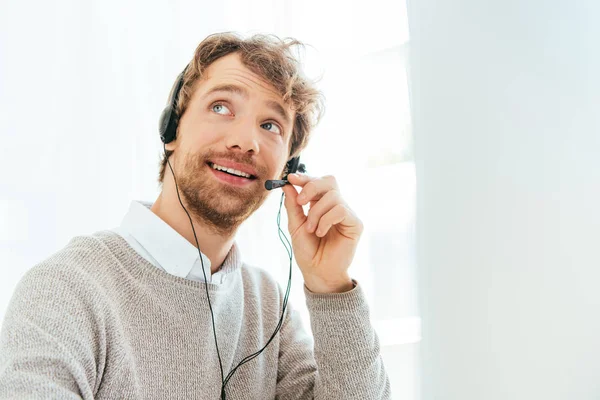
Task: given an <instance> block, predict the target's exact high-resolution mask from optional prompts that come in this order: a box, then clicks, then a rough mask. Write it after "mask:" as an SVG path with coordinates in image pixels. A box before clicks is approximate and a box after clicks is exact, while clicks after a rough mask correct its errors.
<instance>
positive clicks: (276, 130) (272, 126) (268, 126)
mask: <svg viewBox="0 0 600 400" xmlns="http://www.w3.org/2000/svg"><path fill="white" fill-rule="evenodd" d="M261 127H263V128H264V129H266V130H268V131H271V132H273V133H276V134H278V135H281V129H279V126H277V125H275V124H274V123H272V122H265V123H264V124H262V125H261ZM272 129H274V130H272Z"/></svg>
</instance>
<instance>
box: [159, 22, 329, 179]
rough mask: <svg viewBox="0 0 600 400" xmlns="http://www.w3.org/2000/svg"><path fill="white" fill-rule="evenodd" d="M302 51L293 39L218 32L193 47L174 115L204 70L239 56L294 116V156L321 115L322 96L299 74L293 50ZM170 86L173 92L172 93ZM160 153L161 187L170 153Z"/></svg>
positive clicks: (187, 100) (188, 97)
mask: <svg viewBox="0 0 600 400" xmlns="http://www.w3.org/2000/svg"><path fill="white" fill-rule="evenodd" d="M294 46H297V47H300V48H302V47H303V46H304V44H303V43H301V42H299V41H298V40H296V39H292V38H286V39H280V38H278V37H277V36H275V35H262V34H256V35H254V36H252V37H250V38H248V39H243V38H241V37H240V36H238V35H237V34H235V33H231V32H227V33H217V34H213V35H210V36H208V37H207V38H206V39H204V40H203V41H202V42H201V43H200V44H199V45H198V47H197V48H196V51H195V53H194V58H193V60H192V61H190V63H189V64H188V67H187V69H186V72H185V74H184V79H183V86H182V88H181V91H180V92H179V98H178V102H177V114H178V115H180V116H182V115H183V113H184V112H185V110H186V108H187V106H188V104H189V101H190V98H191V97H192V93H193V90H194V85H195V83H196V82H197V81H198V80H199V79H200V78H201V77H202V76H203V73H204V70H205V69H206V68H207V67H208V66H209V65H210V64H211V63H212V62H214V61H215V60H217V59H218V58H221V57H223V56H226V55H228V54H231V53H238V54H240V56H241V60H242V62H243V63H244V65H245V66H246V67H248V68H249V69H250V70H251V71H252V72H254V73H256V74H258V75H259V76H260V77H262V78H263V79H265V80H266V81H267V82H270V83H271V84H272V85H273V86H274V87H275V89H276V90H277V91H278V92H279V93H280V94H281V96H282V97H283V101H284V102H286V103H289V104H290V105H291V108H292V109H293V110H294V111H295V113H296V116H295V120H294V126H293V131H292V137H291V143H290V154H289V158H292V157H295V156H297V155H298V154H299V153H300V151H301V150H302V149H304V148H305V147H306V145H307V144H308V139H309V136H310V133H311V131H312V129H313V128H314V127H315V126H316V125H317V124H318V122H319V120H320V119H321V117H322V115H323V112H324V105H323V94H322V93H321V92H320V91H319V90H317V89H316V88H315V87H314V85H313V83H312V82H309V81H308V80H307V79H306V78H305V77H304V76H303V74H302V71H301V69H300V62H299V60H298V59H297V58H296V57H294V54H293V52H292V49H294V48H295V47H294ZM174 89H175V87H173V89H172V90H174ZM166 153H167V154H166V157H165V154H164V153H162V158H161V161H160V173H159V177H158V181H159V183H161V184H162V181H163V178H164V174H165V168H166V165H167V159H168V157H170V156H171V154H173V151H171V150H167V151H166Z"/></svg>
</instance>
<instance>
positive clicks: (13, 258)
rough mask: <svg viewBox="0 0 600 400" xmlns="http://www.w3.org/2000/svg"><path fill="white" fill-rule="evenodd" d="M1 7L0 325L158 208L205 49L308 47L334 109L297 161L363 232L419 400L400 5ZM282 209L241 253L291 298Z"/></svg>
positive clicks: (399, 378)
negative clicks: (27, 286) (197, 57)
mask: <svg viewBox="0 0 600 400" xmlns="http://www.w3.org/2000/svg"><path fill="white" fill-rule="evenodd" d="M1 7H2V8H1V10H0V134H1V138H2V146H0V167H1V171H2V172H1V173H2V179H1V180H0V218H1V219H0V262H1V263H2V266H3V268H2V278H1V282H2V283H1V284H0V289H1V290H0V318H1V317H3V315H4V310H5V309H6V306H7V304H8V301H9V299H10V297H11V295H12V291H13V289H14V286H15V285H16V283H17V282H18V280H19V279H20V277H21V276H22V275H23V274H24V273H25V271H27V269H29V268H31V267H32V266H33V265H34V264H35V263H37V262H39V261H41V260H43V259H44V258H46V257H48V256H49V255H50V254H51V253H53V252H55V251H57V250H58V249H60V248H62V247H63V246H64V245H65V244H66V243H67V242H68V241H69V240H70V238H71V237H73V236H75V235H78V234H87V233H91V232H94V231H97V230H100V229H109V228H112V227H114V226H117V225H119V223H120V221H121V218H122V217H123V215H124V214H125V213H126V211H127V209H128V206H129V203H130V201H131V200H148V201H153V200H154V199H155V198H156V196H157V195H158V185H157V183H156V177H157V174H158V161H159V155H160V152H161V151H162V146H161V142H160V140H159V138H158V133H157V122H158V116H159V115H160V112H161V110H162V108H163V107H164V104H165V102H166V98H167V95H168V92H169V90H170V88H171V85H172V83H173V81H174V79H175V77H176V76H177V74H178V73H179V72H180V71H181V70H182V69H183V67H184V65H185V64H186V63H187V62H188V61H189V59H190V58H191V57H192V54H193V51H194V49H195V47H196V46H197V44H198V43H199V42H200V41H201V40H202V39H203V38H204V37H206V36H207V35H208V34H211V33H214V32H220V31H236V32H240V33H242V34H246V35H249V34H252V33H257V32H266V33H274V34H277V35H279V36H282V37H285V36H292V37H295V38H297V39H299V40H301V41H303V42H306V43H307V44H309V45H310V46H309V47H308V48H307V51H306V53H305V68H306V72H307V73H308V75H309V76H311V77H313V78H318V77H322V79H321V81H320V87H321V88H322V89H323V91H324V92H325V95H326V97H327V111H326V115H325V118H324V119H323V121H322V124H321V125H320V126H319V128H318V129H317V130H316V131H315V132H314V135H313V140H312V143H311V145H310V146H309V148H308V149H307V150H306V151H305V153H304V154H303V161H304V162H305V163H306V164H307V167H308V169H309V172H310V173H311V174H314V175H325V174H333V175H335V176H336V177H337V178H338V180H339V181H340V186H341V189H342V193H343V195H344V196H345V198H346V199H347V200H348V202H349V204H350V205H351V206H352V207H353V208H354V209H355V210H356V211H357V212H358V214H359V215H360V216H361V218H362V219H363V220H364V222H365V227H366V229H365V233H364V236H363V239H362V240H361V245H360V248H359V250H358V252H357V255H356V259H355V263H354V264H353V266H352V269H351V273H352V275H353V276H354V277H356V278H357V279H358V280H360V281H361V283H362V284H363V285H364V287H365V290H366V291H367V294H368V296H369V301H370V305H371V311H372V315H373V322H374V324H375V326H376V328H377V330H378V332H379V335H380V337H381V339H382V343H383V345H384V347H383V352H384V357H385V358H386V359H385V361H386V365H387V366H388V371H389V373H390V377H391V378H392V385H393V387H394V391H395V394H396V396H397V398H403V399H404V398H414V396H415V379H414V378H415V371H414V366H415V362H414V360H415V355H416V353H415V349H416V345H415V343H417V342H418V341H419V340H420V328H419V326H420V320H419V318H418V310H417V307H416V301H415V299H416V294H415V290H414V288H415V287H416V285H415V282H414V268H415V261H414V243H413V236H414V235H413V227H414V191H415V174H414V167H413V162H412V148H411V129H410V113H409V107H408V89H407V79H406V76H407V74H406V70H405V65H406V61H407V60H406V58H407V48H408V29H407V19H406V10H405V4H404V2H403V1H400V0H398V1H396V0H369V1H358V0H354V1H349V2H343V3H341V2H340V3H338V2H324V1H318V0H302V1H300V0H289V1H280V0H258V1H252V2H249V1H245V0H224V1H221V2H197V1H196V2H194V1H183V0H180V1H142V0H130V1H122V0H93V1H90V0H88V1H76V0H63V1H53V2H44V1H41V0H38V1H21V0H19V1H17V0H8V1H7V0H4V1H3V2H2V5H1ZM279 196H280V193H279V192H278V193H275V194H272V195H271V197H270V198H269V200H268V202H267V203H266V205H265V206H264V207H263V208H262V209H261V210H259V211H258V212H257V213H256V214H255V215H254V216H253V217H252V218H251V219H250V220H249V221H248V222H247V223H246V224H245V225H244V226H243V227H242V229H241V231H240V235H239V237H238V241H239V243H240V245H241V247H242V254H243V255H244V258H245V260H246V261H248V262H250V263H252V264H254V265H257V266H260V267H262V268H265V269H267V270H268V271H270V272H271V273H272V274H273V275H274V276H275V277H276V278H277V279H278V280H279V282H280V283H281V284H282V285H284V284H285V283H286V274H287V272H286V271H287V268H288V267H287V264H286V262H287V261H286V253H285V249H284V248H283V246H282V244H281V243H280V241H279V238H278V236H277V231H276V213H277V208H278V205H279ZM283 214H285V211H283ZM284 221H285V220H284ZM284 223H285V222H284ZM294 277H295V279H294V281H293V287H292V294H291V301H292V302H293V303H294V305H295V306H296V307H297V308H299V309H300V310H301V312H302V314H303V316H304V318H306V317H307V314H306V310H304V309H303V307H304V297H303V294H302V286H301V284H302V282H301V277H300V275H299V273H298V270H295V275H294ZM306 326H307V327H308V320H306Z"/></svg>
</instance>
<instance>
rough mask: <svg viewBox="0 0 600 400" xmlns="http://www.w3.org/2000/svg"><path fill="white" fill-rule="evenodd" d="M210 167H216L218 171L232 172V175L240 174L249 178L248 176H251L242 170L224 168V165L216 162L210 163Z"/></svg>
mask: <svg viewBox="0 0 600 400" xmlns="http://www.w3.org/2000/svg"><path fill="white" fill-rule="evenodd" d="M212 168H213V169H216V170H218V171H225V172H228V173H230V174H233V175H237V176H241V177H243V178H250V177H252V175H250V174H247V173H245V172H242V171H238V170H237V169H233V168H225V167H222V166H220V165H217V164H212Z"/></svg>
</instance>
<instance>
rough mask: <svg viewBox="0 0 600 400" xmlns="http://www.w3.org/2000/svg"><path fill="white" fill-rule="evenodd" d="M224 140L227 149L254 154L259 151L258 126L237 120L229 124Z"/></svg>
mask: <svg viewBox="0 0 600 400" xmlns="http://www.w3.org/2000/svg"><path fill="white" fill-rule="evenodd" d="M225 142H226V146H227V149H228V150H238V151H241V152H242V153H251V154H256V153H258V152H259V145H258V127H255V126H254V124H250V123H248V122H244V121H238V122H237V123H235V124H232V125H231V130H230V131H229V132H228V134H227V138H226V139H225Z"/></svg>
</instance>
